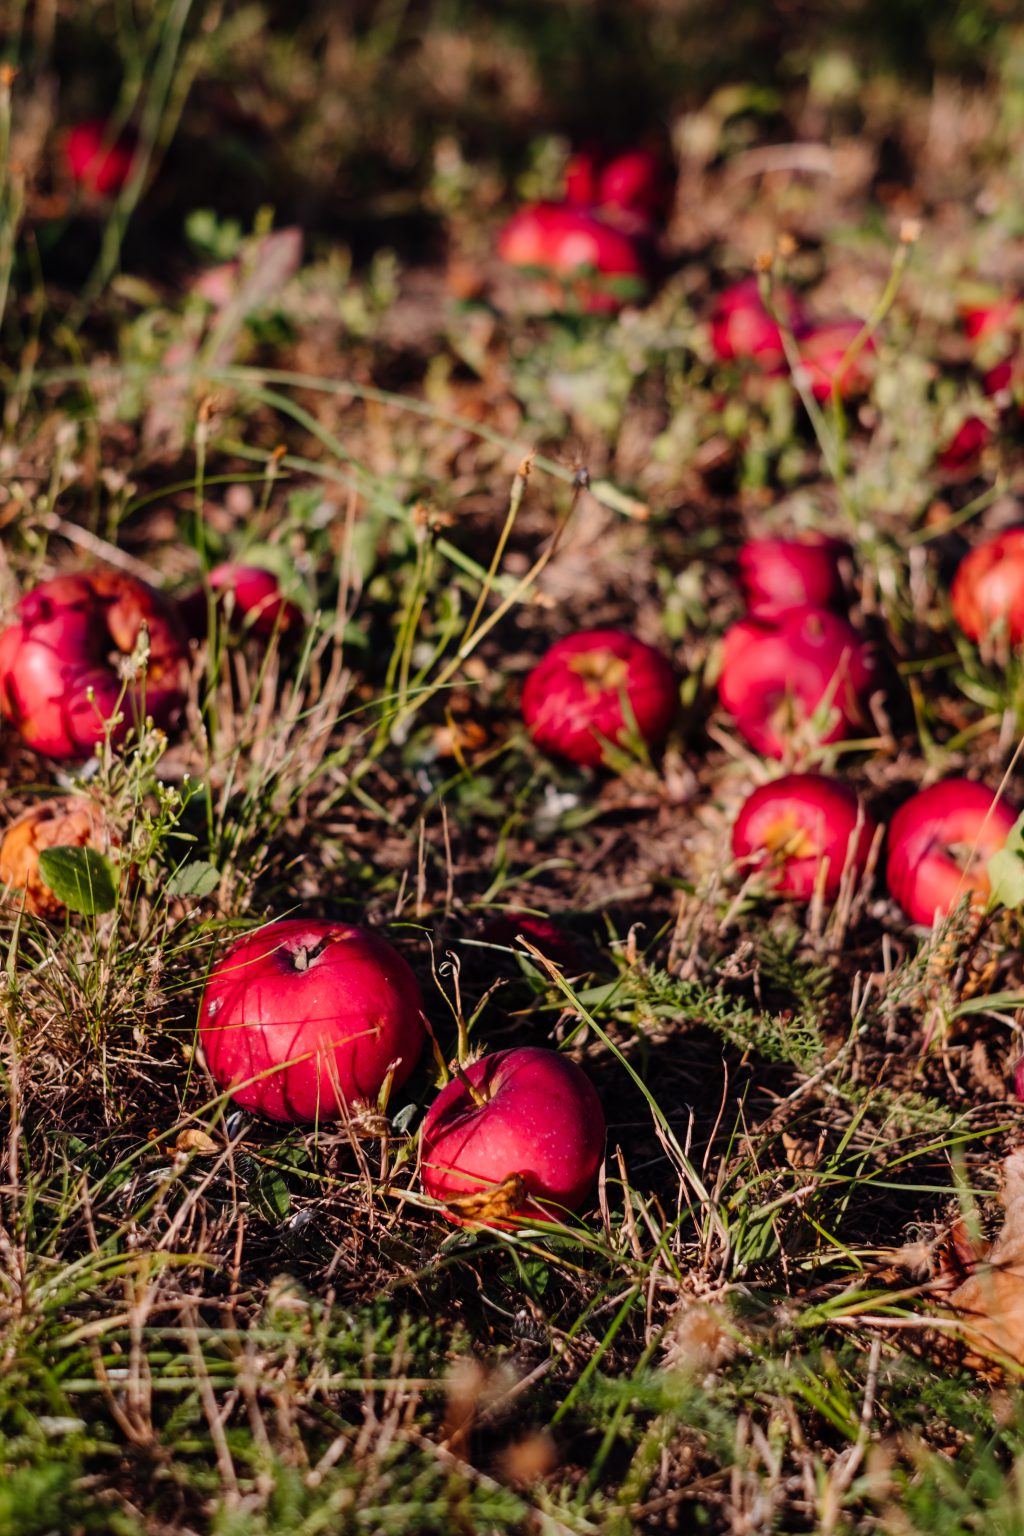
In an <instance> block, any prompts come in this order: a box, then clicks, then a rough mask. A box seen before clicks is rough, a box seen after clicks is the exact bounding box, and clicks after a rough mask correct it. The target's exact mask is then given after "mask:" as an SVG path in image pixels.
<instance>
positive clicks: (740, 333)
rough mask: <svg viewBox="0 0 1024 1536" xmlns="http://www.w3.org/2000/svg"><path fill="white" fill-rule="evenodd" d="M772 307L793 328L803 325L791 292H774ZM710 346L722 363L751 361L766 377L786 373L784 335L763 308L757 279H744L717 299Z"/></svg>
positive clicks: (796, 302) (798, 308)
mask: <svg viewBox="0 0 1024 1536" xmlns="http://www.w3.org/2000/svg"><path fill="white" fill-rule="evenodd" d="M772 303H773V305H774V307H775V309H776V311H777V313H779V314H781V315H784V316H785V318H786V319H787V320H788V322H789V324H790V326H791V328H793V329H799V328H800V327H801V326H802V325H803V323H804V318H803V311H802V309H801V307H800V301H799V299H798V298H797V296H796V294H795V293H793V292H792V291H791V290H790V289H789V288H778V289H775V290H773V297H772ZM711 345H712V347H713V349H714V353H715V356H716V357H717V359H718V361H719V362H721V363H731V362H734V361H736V360H737V359H750V360H752V361H754V362H756V363H758V364H760V366H761V367H762V368H763V369H764V370H765V371H766V372H767V373H782V372H785V368H786V354H785V352H784V351H783V348H782V332H781V331H780V329H779V327H778V325H777V324H776V322H775V321H774V320H773V319H772V317H771V315H770V314H769V313H768V311H767V309H766V308H765V306H764V300H763V299H762V297H761V289H760V285H759V283H758V280H757V278H756V277H745V278H743V280H742V281H741V282H738V283H733V284H732V285H731V286H730V287H728V288H726V289H724V290H723V291H722V292H721V293H720V294H719V295H718V297H717V299H716V300H715V304H714V308H713V309H712V311H711Z"/></svg>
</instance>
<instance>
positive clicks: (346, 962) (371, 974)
mask: <svg viewBox="0 0 1024 1536" xmlns="http://www.w3.org/2000/svg"><path fill="white" fill-rule="evenodd" d="M423 1039H424V1029H423V1021H422V1003H421V1000H420V992H419V987H418V986H417V983H416V978H415V976H414V975H413V973H412V971H411V970H410V969H409V967H408V965H407V964H406V962H405V961H404V960H403V958H402V956H401V955H400V954H399V953H398V952H397V950H395V949H392V947H391V945H390V944H388V943H386V942H385V941H384V940H383V939H380V938H378V937H377V936H376V935H375V934H372V933H367V932H365V931H364V930H363V929H361V928H354V927H352V926H351V924H349V923H336V922H327V921H322V920H311V921H308V922H307V921H306V920H305V919H304V918H286V919H283V920H282V921H280V922H275V923H268V924H267V926H266V927H265V928H259V929H257V930H256V932H255V933H250V934H248V935H247V936H246V937H245V938H244V939H241V940H240V941H239V942H238V943H237V944H234V945H232V947H231V948H230V949H229V950H228V951H227V953H226V954H225V955H224V956H223V958H222V959H220V960H219V961H218V962H217V964H216V965H215V966H214V967H213V969H212V970H211V972H210V975H209V978H208V980H207V983H206V990H205V992H204V993H203V1001H202V1005H201V1007H200V1012H199V1040H200V1043H201V1045H202V1047H203V1051H204V1053H205V1055H206V1060H207V1064H208V1066H209V1068H210V1072H211V1074H212V1076H213V1078H214V1080H215V1081H216V1082H217V1083H218V1084H219V1085H220V1087H222V1088H226V1089H227V1090H228V1091H229V1092H230V1093H231V1096H232V1098H234V1100H235V1101H236V1103H238V1104H241V1105H242V1106H243V1107H244V1108H246V1109H252V1110H256V1111H258V1112H259V1113H260V1114H263V1115H267V1116H269V1118H270V1119H272V1120H285V1121H290V1122H292V1123H297V1124H302V1123H309V1122H312V1121H315V1120H322V1119H331V1118H335V1117H337V1116H339V1115H341V1114H343V1113H344V1108H343V1107H344V1106H346V1105H352V1104H354V1103H355V1102H356V1101H357V1100H369V1101H371V1102H372V1101H374V1100H376V1098H377V1095H378V1094H379V1092H380V1090H381V1087H382V1086H383V1084H384V1083H385V1081H386V1080H387V1078H388V1076H389V1074H391V1075H392V1081H393V1084H394V1086H396V1087H398V1086H400V1085H401V1084H402V1083H404V1082H405V1080H406V1078H407V1077H408V1076H409V1074H410V1073H411V1072H412V1070H413V1068H414V1067H415V1065H416V1062H417V1060H418V1058H419V1054H420V1050H421V1048H422V1045H423Z"/></svg>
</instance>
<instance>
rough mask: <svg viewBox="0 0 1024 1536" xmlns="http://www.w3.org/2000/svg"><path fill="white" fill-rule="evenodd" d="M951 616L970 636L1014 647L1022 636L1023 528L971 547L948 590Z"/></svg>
mask: <svg viewBox="0 0 1024 1536" xmlns="http://www.w3.org/2000/svg"><path fill="white" fill-rule="evenodd" d="M949 595H950V601H951V603H952V607H953V617H954V618H955V619H956V622H957V623H958V624H959V626H960V628H961V629H962V630H963V632H964V634H965V635H966V636H967V638H968V639H969V640H973V641H975V642H976V643H983V644H991V643H992V642H996V643H998V642H999V641H1002V642H1003V643H1004V644H1009V645H1019V644H1020V642H1021V641H1022V640H1024V527H1022V528H1007V529H1006V530H1005V531H1004V532H1003V533H997V534H994V535H993V537H992V538H990V539H986V540H985V541H984V542H983V543H981V544H977V545H975V547H974V549H972V550H971V552H970V554H968V555H965V556H964V558H963V560H961V562H960V564H959V566H958V567H957V571H956V575H955V576H954V577H953V585H952V587H951V588H950V594H949Z"/></svg>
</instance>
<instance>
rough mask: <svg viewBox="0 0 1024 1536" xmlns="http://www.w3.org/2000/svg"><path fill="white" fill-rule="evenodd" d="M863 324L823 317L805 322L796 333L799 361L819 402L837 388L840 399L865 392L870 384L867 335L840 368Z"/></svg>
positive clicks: (870, 369) (849, 398) (871, 351)
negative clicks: (807, 323) (821, 319)
mask: <svg viewBox="0 0 1024 1536" xmlns="http://www.w3.org/2000/svg"><path fill="white" fill-rule="evenodd" d="M863 329H864V327H863V325H862V324H861V322H860V321H859V320H824V321H822V322H821V323H820V324H818V325H806V326H804V327H802V328H801V329H800V330H799V332H798V333H797V338H796V339H797V348H798V350H799V353H800V362H801V364H802V366H803V369H804V372H805V373H806V375H807V378H808V381H809V383H810V387H811V393H812V394H813V396H814V398H815V400H817V401H818V402H819V404H824V402H825V401H826V400H831V399H832V392H833V390H834V389H835V388H836V387H837V385H838V389H839V398H840V399H841V400H852V399H856V398H857V397H859V396H860V395H863V394H866V393H867V390H868V388H869V386H870V384H871V375H872V368H871V355H872V353H873V352H874V350H875V347H874V342H873V341H872V340H871V338H870V337H868V339H867V341H866V342H865V343H864V345H863V346H862V347H861V349H860V351H859V352H858V353H857V355H856V357H854V358H853V359H852V360H851V361H850V362H849V363H848V364H847V365H846V366H845V367H842V364H843V359H844V358H845V356H846V354H847V352H848V351H849V349H850V347H851V346H852V345H853V343H854V341H856V339H857V337H858V336H859V335H860V334H861V332H862V331H863Z"/></svg>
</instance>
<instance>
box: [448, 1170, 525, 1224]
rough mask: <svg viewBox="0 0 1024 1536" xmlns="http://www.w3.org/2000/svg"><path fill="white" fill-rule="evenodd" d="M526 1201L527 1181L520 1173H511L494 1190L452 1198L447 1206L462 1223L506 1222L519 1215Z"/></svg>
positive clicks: (483, 1190)
mask: <svg viewBox="0 0 1024 1536" xmlns="http://www.w3.org/2000/svg"><path fill="white" fill-rule="evenodd" d="M525 1200H526V1181H525V1180H524V1178H523V1176H522V1174H520V1173H510V1174H509V1176H508V1178H507V1179H502V1181H501V1183H500V1184H496V1185H495V1186H494V1188H493V1189H482V1190H481V1191H480V1193H479V1194H472V1195H458V1196H455V1195H453V1196H451V1197H450V1198H449V1199H447V1200H446V1201H445V1205H446V1206H447V1207H448V1209H449V1210H450V1211H451V1212H452V1214H453V1215H455V1216H458V1217H459V1218H460V1219H461V1220H462V1221H505V1220H507V1218H508V1217H509V1216H515V1215H517V1214H518V1213H519V1212H520V1211H521V1210H522V1208H523V1203H524V1201H525Z"/></svg>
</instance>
